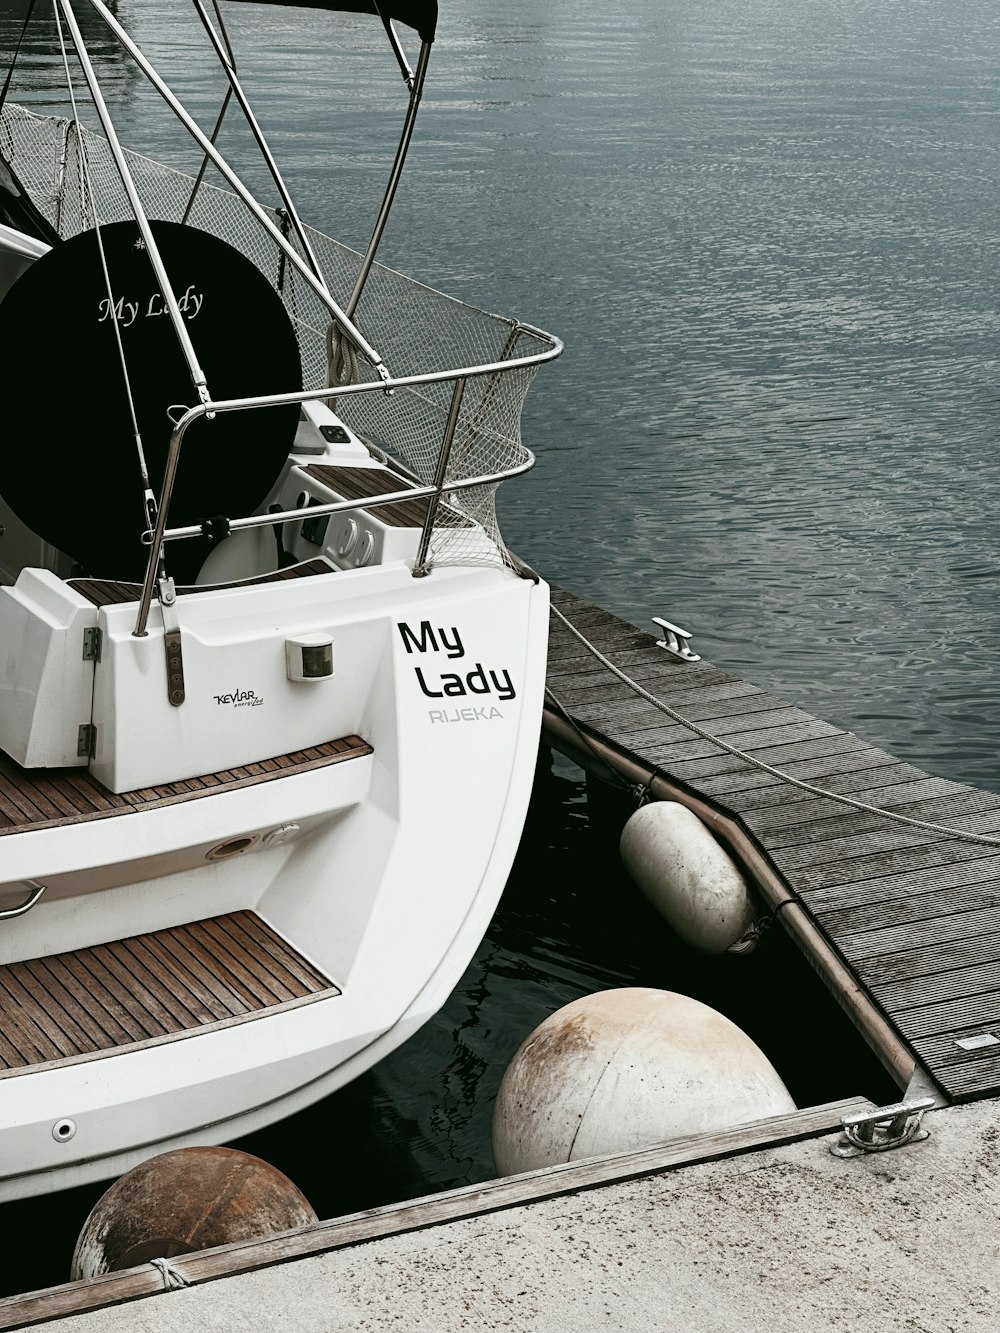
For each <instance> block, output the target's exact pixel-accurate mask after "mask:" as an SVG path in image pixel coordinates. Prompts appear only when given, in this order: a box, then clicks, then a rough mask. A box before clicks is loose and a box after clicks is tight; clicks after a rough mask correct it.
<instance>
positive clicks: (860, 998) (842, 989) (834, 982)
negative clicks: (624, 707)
mask: <svg viewBox="0 0 1000 1333" xmlns="http://www.w3.org/2000/svg"><path fill="white" fill-rule="evenodd" d="M542 737H543V740H544V739H547V740H548V741H549V742H550V743H551V744H552V745H553V746H554V748H555V749H557V750H559V751H560V753H562V754H564V755H566V756H567V758H569V759H572V760H573V762H574V763H576V764H579V765H580V767H581V768H584V769H587V770H593V771H594V772H595V773H596V775H597V776H601V772H600V768H599V766H598V765H599V764H603V765H605V766H606V767H607V768H610V769H611V770H612V772H614V773H617V774H618V775H619V776H620V777H622V778H624V779H625V781H626V782H628V783H631V784H633V785H634V786H636V787H645V788H647V789H648V790H649V792H650V794H651V795H652V796H653V797H655V798H656V799H657V800H660V801H676V802H678V804H680V805H685V806H687V808H688V809H689V810H690V811H692V813H693V814H696V815H697V816H698V818H699V819H700V820H701V821H702V823H703V824H705V825H706V827H707V828H709V829H711V831H712V832H713V833H714V834H715V836H716V837H717V838H718V839H719V840H720V842H723V843H725V845H726V848H727V850H728V851H729V852H730V854H731V855H732V856H733V858H734V859H735V860H736V861H737V862H738V863H739V865H740V866H741V868H742V869H743V871H744V873H745V874H746V875H747V876H748V877H749V878H750V879H751V880H752V881H753V883H754V885H755V886H756V888H757V890H758V892H759V893H760V896H761V897H762V898H763V900H764V902H765V903H766V905H767V907H768V908H769V909H770V910H771V911H772V912H773V911H774V910H775V908H777V907H779V906H781V905H783V904H788V906H782V910H781V911H780V912H778V913H777V919H778V920H779V921H780V922H781V924H782V925H783V926H784V928H785V930H786V931H787V932H788V934H789V935H791V937H792V938H793V939H794V940H795V942H796V944H797V945H798V946H799V948H800V949H801V951H802V952H803V953H804V954H805V956H806V958H807V959H808V960H809V962H810V963H811V965H812V967H813V968H814V970H815V971H816V972H817V973H818V974H819V976H820V978H821V979H822V981H823V983H824V985H825V986H826V987H827V989H828V990H829V991H830V992H831V994H832V995H833V996H834V998H835V999H836V1000H837V1002H838V1003H839V1004H840V1006H841V1008H842V1009H843V1010H844V1012H845V1013H846V1014H847V1016H848V1018H849V1019H850V1020H851V1021H852V1023H853V1024H854V1026H855V1027H856V1028H857V1029H858V1031H859V1032H860V1033H861V1035H862V1036H863V1037H864V1039H865V1041H866V1042H867V1043H868V1045H869V1046H870V1047H871V1048H872V1050H873V1051H874V1052H875V1054H876V1055H877V1056H878V1058H879V1060H880V1061H881V1063H882V1064H883V1066H884V1067H885V1069H886V1070H887V1072H888V1073H889V1074H890V1075H891V1077H892V1078H894V1079H895V1080H896V1083H897V1084H898V1085H899V1087H900V1088H901V1089H902V1090H904V1091H905V1089H906V1088H907V1087H908V1085H909V1083H910V1081H911V1079H912V1078H913V1075H914V1073H915V1072H916V1071H917V1068H918V1066H917V1060H916V1057H915V1056H914V1054H913V1052H912V1051H911V1050H910V1049H909V1047H907V1046H906V1044H905V1043H904V1042H903V1040H902V1038H901V1037H900V1036H899V1034H898V1033H897V1032H896V1030H895V1029H894V1028H893V1027H892V1026H891V1025H890V1024H889V1022H888V1021H887V1019H886V1018H885V1016H884V1015H883V1014H882V1012H881V1010H880V1009H878V1008H877V1007H876V1005H875V1004H874V1003H873V1001H872V999H871V997H870V996H869V995H868V993H867V991H865V990H864V988H863V987H862V986H861V985H860V983H859V982H858V981H857V979H856V978H855V977H854V975H853V974H852V973H851V971H850V969H849V968H848V967H847V965H846V964H845V963H844V962H843V960H842V959H841V957H840V955H839V954H838V953H837V952H836V951H835V950H834V948H833V947H832V946H831V944H830V943H829V941H828V940H827V939H826V938H825V936H824V935H823V934H822V932H821V931H820V930H819V928H818V927H817V926H816V924H815V922H814V921H813V920H812V918H811V917H810V916H809V914H808V912H806V910H805V908H804V906H803V904H802V903H801V902H800V901H799V899H798V898H796V897H795V896H794V895H793V894H792V893H790V892H789V889H788V886H787V885H786V884H785V882H784V880H783V879H782V878H781V876H780V875H779V873H778V872H777V870H775V868H774V866H772V864H771V862H770V861H769V860H768V859H767V857H766V856H765V855H764V853H763V852H762V851H761V849H760V848H759V847H758V845H757V843H756V842H755V841H754V839H753V838H752V837H751V835H750V834H749V833H748V832H747V831H746V829H744V828H743V826H742V825H741V824H740V823H739V822H738V821H737V820H735V819H733V818H732V817H731V816H730V815H726V814H723V813H722V812H721V811H720V810H717V809H716V808H715V807H714V806H713V805H710V804H709V802H708V801H705V800H702V799H701V798H700V797H698V796H695V795H693V794H692V793H691V792H689V791H686V790H685V789H684V788H683V787H681V786H678V785H677V784H675V783H673V782H671V781H670V779H669V778H668V777H666V776H665V775H664V774H663V773H662V772H660V770H659V769H657V768H654V767H652V766H651V765H649V764H646V763H641V762H639V761H637V760H636V759H635V758H634V757H633V756H631V755H628V754H626V753H625V752H624V751H622V750H620V749H618V747H617V746H614V745H612V744H610V743H609V742H608V741H605V740H603V739H600V738H598V737H596V736H594V735H593V734H592V733H591V732H589V731H585V732H584V731H583V729H582V728H579V727H577V726H574V725H572V724H571V723H569V722H567V721H566V720H565V719H564V718H562V717H560V716H559V715H558V714H557V713H556V712H554V711H553V710H552V709H550V708H546V709H545V711H544V714H543V717H542ZM595 759H596V760H597V761H598V763H595Z"/></svg>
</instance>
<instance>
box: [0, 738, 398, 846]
mask: <svg viewBox="0 0 1000 1333" xmlns="http://www.w3.org/2000/svg"><path fill="white" fill-rule="evenodd" d="M371 753H372V747H371V746H370V745H369V744H368V742H367V741H364V740H362V739H361V737H360V736H342V737H341V738H340V739H339V740H335V741H324V742H323V743H322V744H321V745H313V746H310V747H309V748H308V749H306V750H294V751H293V752H292V753H291V754H279V755H275V756H274V758H271V759H261V760H259V761H258V762H257V763H253V764H243V765H241V766H240V767H238V768H231V769H223V770H222V771H221V772H218V773H203V774H201V775H200V776H199V777H194V778H187V779H186V780H185V781H183V782H167V783H164V784H163V785H162V786H158V787H144V788H142V789H141V790H139V791H127V792H121V793H117V792H113V791H108V789H107V788H106V787H104V786H102V785H101V783H100V782H98V781H97V779H96V778H95V777H93V776H92V775H91V773H90V772H88V770H87V769H85V768H34V769H32V768H22V767H21V766H20V764H16V763H15V762H14V760H13V759H11V758H10V757H9V756H8V755H5V754H4V753H3V751H0V837H2V836H3V835H4V834H6V833H23V832H24V831H25V830H26V829H29V828H30V829H38V828H55V827H58V826H59V825H62V824H79V823H82V822H83V821H85V820H88V819H106V818H108V817H109V816H111V815H122V814H132V813H134V812H136V811H140V810H153V809H157V808H158V807H160V806H163V805H175V804H176V803H177V802H179V801H192V800H195V799H197V798H198V797H199V796H209V795H213V796H214V795H216V794H217V793H219V792H224V791H235V790H236V789H237V788H240V787H251V786H253V785H254V784H255V783H258V782H270V781H271V780H272V779H273V778H283V777H287V776H288V775H289V774H290V773H305V772H308V771H309V770H310V769H313V768H323V767H325V766H326V765H327V764H339V763H341V762H343V761H344V760H345V759H359V758H361V757H362V756H363V755H367V754H371Z"/></svg>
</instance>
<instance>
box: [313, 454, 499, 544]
mask: <svg viewBox="0 0 1000 1333" xmlns="http://www.w3.org/2000/svg"><path fill="white" fill-rule="evenodd" d="M305 471H306V472H307V473H308V475H309V476H310V477H314V478H315V479H316V481H318V482H319V483H320V485H321V486H325V487H327V488H328V489H329V490H331V491H333V492H334V494H335V495H340V496H342V497H343V498H344V499H345V500H377V499H378V497H379V496H380V495H391V494H392V493H393V492H394V491H408V490H413V489H415V487H416V483H415V482H413V481H411V480H410V478H409V477H404V476H401V475H400V474H399V473H396V472H391V471H390V472H385V471H383V469H382V468H369V467H335V466H331V465H330V464H329V463H310V464H309V466H308V467H307V468H306V469H305ZM429 502H430V501H429V499H428V498H427V497H424V498H422V499H417V500H399V501H396V502H395V503H393V504H389V505H381V506H376V505H373V506H372V509H373V511H374V512H375V513H376V514H377V515H378V517H379V519H380V521H381V522H383V523H385V524H387V525H388V526H389V527H394V528H422V527H423V526H424V523H425V522H426V521H427V506H428V504H429ZM434 525H435V527H439V528H471V527H472V522H471V520H470V519H467V518H466V517H465V516H464V515H463V514H460V513H458V512H457V510H456V509H454V507H453V506H452V505H451V504H450V503H449V502H448V501H447V500H444V501H442V503H441V504H439V505H438V509H437V513H436V514H435V515H434Z"/></svg>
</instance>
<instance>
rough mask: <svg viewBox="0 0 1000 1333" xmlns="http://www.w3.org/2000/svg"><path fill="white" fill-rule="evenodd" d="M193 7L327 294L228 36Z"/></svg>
mask: <svg viewBox="0 0 1000 1333" xmlns="http://www.w3.org/2000/svg"><path fill="white" fill-rule="evenodd" d="M194 7H195V9H196V10H197V13H198V17H199V18H200V19H201V22H202V26H203V27H204V29H205V31H206V33H208V39H209V41H210V42H211V43H212V46H213V47H214V48H215V54H216V55H217V56H218V58H219V64H220V65H221V66H222V68H223V70H224V71H225V74H226V78H227V79H228V80H229V87H230V90H231V91H232V93H233V95H234V96H235V98H236V100H237V102H239V104H240V110H241V111H242V112H243V115H244V116H245V117H246V122H247V125H249V127H250V133H251V134H252V135H253V137H254V139H255V141H256V143H257V147H258V148H259V149H260V155H261V157H262V158H263V159H264V164H265V166H266V167H267V169H268V171H269V172H270V173H271V179H272V180H273V181H274V184H275V186H276V187H277V189H278V193H279V194H280V195H281V201H282V203H283V204H284V206H285V210H286V212H287V213H288V217H289V221H290V222H291V224H292V226H293V228H294V229H295V235H296V236H297V237H298V241H299V244H300V245H301V247H302V251H303V253H304V254H305V256H306V258H307V259H308V261H309V265H310V267H311V268H312V270H313V273H314V274H315V275H316V277H317V278H318V279H319V281H320V282H321V283H322V284H323V290H324V291H325V292H326V293H327V295H329V294H330V289H329V287H328V286H327V282H326V279H325V278H324V277H323V274H322V272H321V270H320V266H319V260H318V259H317V258H316V255H315V252H314V251H313V248H312V246H311V244H310V243H309V238H308V236H307V235H306V230H305V227H303V225H302V220H301V218H300V217H299V214H298V211H297V209H296V207H295V204H294V203H293V202H292V196H291V195H290V194H289V192H288V186H287V185H286V184H285V182H284V179H283V177H282V175H281V172H280V170H279V169H278V164H277V162H276V161H275V160H274V155H273V154H272V152H271V150H270V148H269V147H268V144H267V140H266V139H265V138H264V131H263V130H262V129H261V128H260V125H259V124H258V123H257V117H256V116H255V115H254V112H253V108H252V107H251V105H250V102H249V100H248V98H247V95H246V93H245V92H244V91H243V85H242V84H241V83H240V80H239V76H238V75H237V73H236V65H235V64H234V62H233V56H232V51H231V49H230V48H229V43H228V39H227V42H226V44H225V45H223V43H222V40H221V38H220V37H219V34H218V33H217V32H216V31H215V26H214V25H213V23H212V20H211V19H210V18H209V16H208V11H207V10H206V8H205V6H204V4H203V3H202V0H194ZM220 123H221V116H220ZM351 313H352V311H351V309H350V308H348V310H347V314H348V316H350V315H351Z"/></svg>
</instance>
